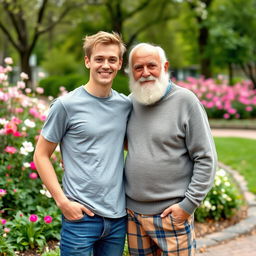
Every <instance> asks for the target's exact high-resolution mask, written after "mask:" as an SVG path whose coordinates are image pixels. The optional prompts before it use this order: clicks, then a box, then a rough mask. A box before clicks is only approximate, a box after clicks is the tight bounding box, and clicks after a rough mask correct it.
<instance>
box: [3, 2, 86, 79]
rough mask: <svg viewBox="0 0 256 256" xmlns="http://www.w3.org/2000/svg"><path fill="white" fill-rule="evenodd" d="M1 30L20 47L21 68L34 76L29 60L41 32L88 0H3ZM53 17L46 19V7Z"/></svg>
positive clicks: (15, 46)
mask: <svg viewBox="0 0 256 256" xmlns="http://www.w3.org/2000/svg"><path fill="white" fill-rule="evenodd" d="M0 4H1V6H0V11H1V14H2V15H1V17H0V29H1V30H2V32H3V33H4V35H5V36H6V37H7V38H8V40H9V42H10V43H11V45H12V46H13V47H14V48H15V49H16V50H17V52H18V54H19V58H20V66H21V71H22V72H25V73H27V74H28V75H29V78H30V79H31V67H30V65H29V59H30V56H31V54H32V53H33V50H34V48H35V46H36V44H37V42H38V39H39V37H40V36H41V35H43V34H45V33H47V32H48V31H50V30H51V29H53V28H54V27H55V26H57V25H58V24H60V23H61V22H62V21H63V20H64V18H65V17H66V16H67V14H68V13H69V12H71V10H73V9H75V8H78V7H80V6H81V5H83V4H85V1H71V0H69V1H68V0H63V1H58V0H55V1H54V0H52V1H51V0H41V1H38V0H0ZM47 9H48V10H51V11H52V16H51V17H50V18H49V17H48V19H45V16H46V10H47Z"/></svg>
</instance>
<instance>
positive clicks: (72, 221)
mask: <svg viewBox="0 0 256 256" xmlns="http://www.w3.org/2000/svg"><path fill="white" fill-rule="evenodd" d="M86 216H87V214H86V213H83V217H82V218H80V219H77V220H69V219H67V218H66V217H65V216H64V215H63V214H62V218H63V220H64V221H66V222H69V223H75V222H81V221H83V220H84V219H85V218H86Z"/></svg>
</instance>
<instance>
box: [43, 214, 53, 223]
mask: <svg viewBox="0 0 256 256" xmlns="http://www.w3.org/2000/svg"><path fill="white" fill-rule="evenodd" d="M44 222H45V223H47V224H49V223H51V222H52V217H51V216H49V215H47V216H45V217H44Z"/></svg>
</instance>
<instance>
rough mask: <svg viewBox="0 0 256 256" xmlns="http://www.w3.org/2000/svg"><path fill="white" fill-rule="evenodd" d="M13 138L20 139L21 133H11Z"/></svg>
mask: <svg viewBox="0 0 256 256" xmlns="http://www.w3.org/2000/svg"><path fill="white" fill-rule="evenodd" d="M13 136H14V137H22V134H21V132H18V131H17V132H14V133H13Z"/></svg>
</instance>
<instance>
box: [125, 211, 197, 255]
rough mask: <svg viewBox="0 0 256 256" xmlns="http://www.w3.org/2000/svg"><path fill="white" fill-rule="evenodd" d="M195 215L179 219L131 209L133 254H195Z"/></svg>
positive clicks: (131, 251) (130, 228)
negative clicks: (141, 212)
mask: <svg viewBox="0 0 256 256" xmlns="http://www.w3.org/2000/svg"><path fill="white" fill-rule="evenodd" d="M193 223H194V221H193V217H189V219H188V220H187V221H185V222H182V223H181V222H177V221H176V220H175V219H174V218H173V217H172V216H171V215H168V216H167V217H165V218H161V217H160V215H142V214H138V213H135V212H133V211H131V210H129V209H128V246H129V253H130V255H131V256H194V255H195V250H196V241H195V232H194V224H193Z"/></svg>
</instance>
